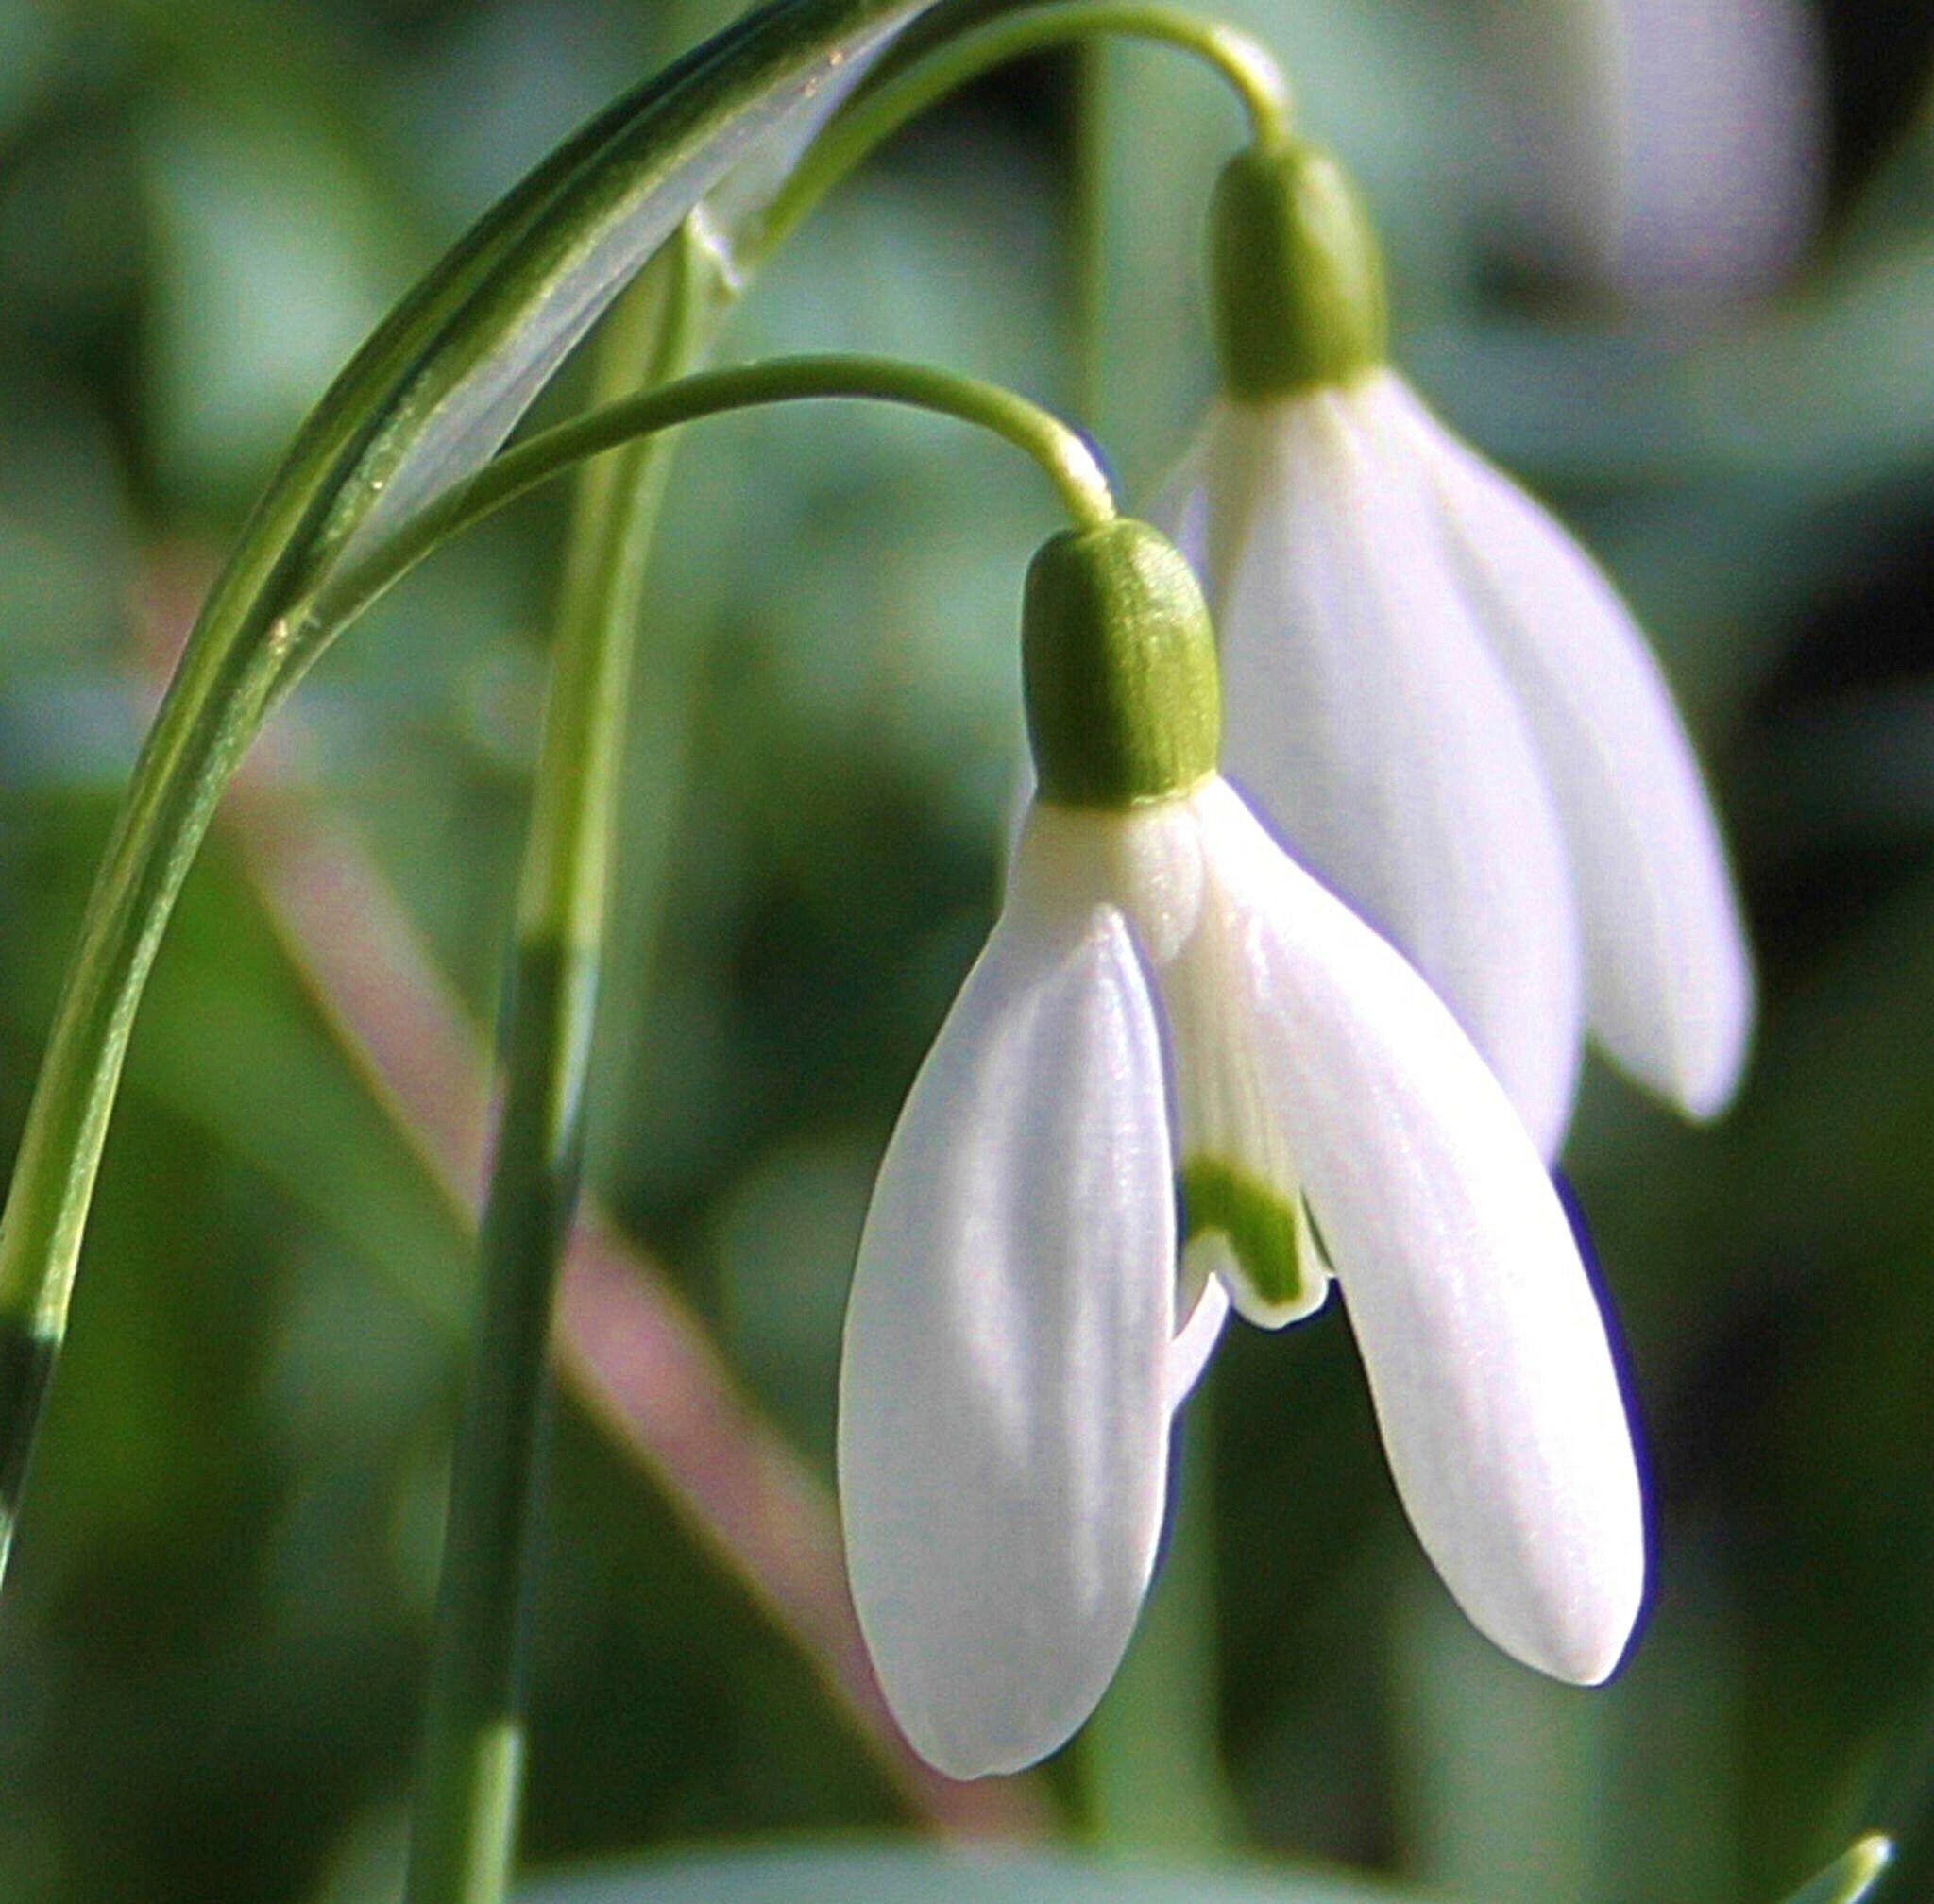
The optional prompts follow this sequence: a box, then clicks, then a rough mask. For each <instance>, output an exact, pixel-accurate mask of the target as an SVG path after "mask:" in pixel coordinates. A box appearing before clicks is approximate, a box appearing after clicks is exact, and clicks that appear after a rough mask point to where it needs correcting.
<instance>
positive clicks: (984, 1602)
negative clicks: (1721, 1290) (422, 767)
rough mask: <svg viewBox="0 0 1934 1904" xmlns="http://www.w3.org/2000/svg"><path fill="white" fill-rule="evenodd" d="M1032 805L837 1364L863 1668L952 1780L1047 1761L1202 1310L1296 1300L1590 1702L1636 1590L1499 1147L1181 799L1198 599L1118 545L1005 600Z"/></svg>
mask: <svg viewBox="0 0 1934 1904" xmlns="http://www.w3.org/2000/svg"><path fill="white" fill-rule="evenodd" d="M1024 649H1025V658H1026V692H1027V703H1028V721H1029V732H1030V738H1031V741H1032V746H1033V752H1034V757H1035V763H1036V768H1037V772H1038V776H1039V784H1038V792H1037V794H1036V797H1035V799H1034V801H1033V803H1032V805H1031V807H1030V808H1029V811H1028V813H1027V816H1026V821H1025V822H1024V825H1023V829H1022V835H1021V840H1020V843H1019V846H1018V848H1017V851H1016V853H1015V855H1014V859H1013V862H1012V865H1011V867H1010V870H1009V880H1008V887H1007V893H1006V897H1005V902H1004V904H1003V907H1002V910H1001V914H1000V917H999V920H998V922H997V924H996V926H995V927H994V930H993V933H992V937H991V938H990V940H989V942H988V945H987V948H986V950H985V951H984V952H983V953H982V955H981V957H980V959H979V961H978V962H977V963H976V964H975V967H974V969H973V971H972V972H971V973H970V974H969V976H968V978H967V981H966V983H965V985H964V986H963V988H962V990H961V993H960V995H959V999H958V1000H957V1002H956V1003H955V1005H954V1008H953V1010H952V1012H951V1013H950V1014H949V1016H948V1018H947V1020H946V1022H945V1024H944V1025H943V1027H942V1030H941V1033H940V1036H939V1039H938V1040H937V1042H936V1044H935V1046H934V1048H933V1050H932V1052H931V1053H930V1054H929V1056H928V1058H927V1060H926V1063H925V1065H924V1066H923V1068H922V1070H921V1072H920V1075H919V1077H918V1079H917V1080H915V1083H914V1086H913V1090H912V1093H911V1095H910V1096H909V1097H908V1102H907V1105H906V1108H905V1110H904V1111H903V1113H902V1114H901V1117H900V1121H899V1125H898V1127H897V1129H896V1130H895V1131H894V1133H893V1136H892V1140H891V1144H890V1145H889V1147H888V1150H887V1154H886V1158H885V1161H884V1162H883V1164H882V1165H881V1168H880V1175H879V1181H878V1183H877V1185H876V1187H875V1189H874V1199H873V1205H872V1208H871V1210H870V1212H869V1214H868V1217H867V1222H866V1229H865V1233H864V1236H863V1238H862V1241H861V1245H860V1251H859V1261H858V1265H857V1270H856V1272H855V1277H854V1284H853V1291H852V1297H851V1301H850V1306H849V1309H848V1313H847V1321H846V1332H845V1344H844V1355H843V1362H842V1367H841V1371H840V1435H839V1466H840V1498H841V1503H842V1507H843V1511H844V1517H845V1526H846V1541H847V1553H848V1561H849V1568H850V1572H851V1575H852V1582H853V1589H854V1595H855V1600H856V1603H857V1607H858V1611H859V1617H860V1624H861V1626H862V1628H863V1630H864V1632H865V1635H866V1639H867V1643H868V1646H869V1648H870V1649H871V1651H872V1654H873V1658H874V1663H875V1665H876V1666H877V1668H878V1671H879V1675H880V1680H881V1683H882V1685H883V1687H884V1689H885V1691H886V1694H887V1698H888V1700H889V1702H890V1704H891V1707H892V1709H893V1711H894V1713H895V1715H896V1716H897V1717H898V1719H899V1721H900V1724H901V1725H902V1726H903V1727H904V1729H905V1730H906V1732H907V1734H908V1738H909V1739H910V1740H911V1741H912V1742H913V1743H914V1744H915V1745H916V1746H917V1747H918V1749H919V1750H920V1751H921V1752H922V1753H923V1754H924V1755H925V1757H926V1758H927V1759H929V1760H931V1761H932V1762H933V1763H934V1764H935V1765H937V1766H939V1767H940V1768H941V1769H942V1771H945V1772H949V1773H952V1774H954V1775H955V1776H958V1777H973V1776H977V1775H979V1774H983V1773H988V1772H998V1771H1009V1770H1013V1769H1015V1768H1017V1767H1020V1766H1023V1765H1026V1764H1028V1763H1031V1762H1032V1761H1033V1760H1037V1759H1040V1758H1042V1757H1043V1756H1044V1755H1045V1754H1046V1753H1048V1752H1050V1751H1052V1750H1054V1749H1055V1747H1057V1746H1058V1745H1060V1743H1062V1742H1063V1741H1064V1740H1066V1739H1067V1738H1068V1737H1069V1736H1070V1734H1071V1733H1072V1732H1073V1731H1074V1730H1075V1728H1076V1727H1077V1726H1079V1725H1080V1723H1081V1722H1082V1720H1083V1719H1085V1718H1086V1717H1087V1715H1088V1713H1089V1712H1090V1711H1091V1710H1092V1709H1093V1708H1094V1704H1095V1702H1096V1701H1097V1700H1098V1699H1099V1697H1100V1696H1101V1693H1102V1692H1103V1690H1104V1688H1105V1687H1106V1686H1107V1684H1108V1681H1109V1679H1110V1677H1111V1675H1112V1674H1113V1672H1114V1669H1115V1667H1116V1665H1117V1663H1118V1662H1119V1660H1120V1658H1121V1656H1122V1653H1123V1650H1124V1649H1125V1647H1126V1646H1127V1644H1128V1637H1129V1634H1130V1632H1131V1630H1132V1628H1133V1625H1134V1622H1135V1617H1136V1614H1137V1611H1138V1609H1139V1607H1140V1605H1141V1601H1142V1598H1143V1595H1144V1593H1145V1590H1146V1588H1147V1584H1148V1579H1149V1574H1150V1571H1151V1569H1152V1567H1153V1565H1154V1558H1155V1552H1156V1544H1157V1539H1158V1536H1159V1533H1160V1529H1161V1525H1162V1510H1163V1490H1164V1487H1165V1477H1166V1473H1167V1466H1168V1462H1167V1445H1168V1437H1169V1429H1170V1417H1171V1413H1172V1410H1173V1408H1174V1406H1175V1404H1176V1403H1177V1402H1178V1401H1179V1399H1180V1397H1181V1395H1182V1394H1184V1393H1185V1392H1186V1390H1187V1388H1188V1386H1189V1385H1190V1383H1191V1382H1192V1381H1193V1379H1194V1377H1195V1374H1196V1371H1197V1370H1198V1369H1199V1368H1200V1366H1201V1364H1202V1361H1203V1359H1204V1358H1205V1357H1206V1355H1207V1353H1208V1352H1209V1351H1210V1349H1211V1348H1212V1347H1213V1341H1214V1339H1215V1335H1216V1333H1217V1331H1218V1329H1219V1328H1220V1326H1221V1323H1222V1319H1223V1316H1224V1314H1225V1312H1226V1310H1227V1308H1228V1306H1229V1305H1230V1301H1233V1303H1234V1305H1235V1306H1236V1307H1237V1308H1238V1309H1239V1310H1240V1311H1241V1312H1242V1313H1243V1314H1245V1315H1246V1316H1247V1317H1248V1318H1250V1319H1252V1320H1255V1321H1258V1322H1261V1323H1264V1324H1265V1325H1271V1326H1274V1325H1278V1324H1281V1323H1285V1322H1289V1321H1292V1320H1295V1319H1296V1318H1299V1317H1303V1316H1307V1315H1309V1314H1310V1313H1311V1312H1312V1311H1314V1310H1315V1309H1316V1308H1318V1307H1320V1306H1321V1304H1322V1303H1323V1301H1324V1299H1325V1297H1326V1295H1327V1293H1328V1290H1329V1286H1330V1284H1331V1281H1332V1277H1333V1278H1334V1280H1335V1281H1336V1283H1337V1284H1339V1285H1340V1286H1341V1289H1342V1292H1343V1296H1344V1301H1345V1304H1346V1307H1347V1308H1348V1310H1349V1318H1350V1322H1351V1325H1352V1327H1353V1328H1354V1330H1355V1333H1356V1335H1357V1339H1358V1342H1359V1345H1360V1347H1361V1350H1362V1352H1363V1355H1364V1360H1365V1365H1366V1369H1367V1372H1368V1376H1369V1384H1370V1388H1371V1393H1372V1396H1373V1399H1374V1402H1375V1404H1376V1410H1377V1417H1378V1420H1379V1423H1380V1425H1381V1428H1382V1432H1383V1439H1384V1443H1385V1446H1386V1449H1387V1451H1388V1454H1389V1458H1390V1464H1391V1469H1392V1471H1393V1474H1394V1475H1395V1478H1396V1481H1397V1485H1398V1488H1399V1490H1400V1494H1401V1496H1402V1498H1403V1501H1404V1504H1405V1506H1406V1508H1407V1510H1408V1512H1409V1514H1410V1517H1411V1520H1412V1522H1413V1523H1414V1524H1415V1526H1416V1528H1417V1533H1418V1535H1419V1537H1420V1539H1422V1541H1423V1543H1424V1546H1425V1547H1426V1549H1427V1550H1428V1551H1429V1553H1430V1555H1431V1556H1432V1558H1433V1559H1434V1562H1435V1563H1436V1565H1437V1568H1438V1570H1439V1572H1440V1573H1442V1574H1443V1576H1444V1578H1445V1580H1446V1582H1447V1583H1448V1584H1449V1585H1450V1590H1451V1591H1452V1592H1453V1593H1454V1594H1455V1595H1456V1596H1457V1598H1458V1599H1459V1601H1460V1602H1461V1603H1462V1605H1463V1606H1464V1607H1465V1608H1466V1610H1467V1612H1468V1613H1469V1615H1470V1617H1471V1618H1472V1619H1473V1620H1474V1621H1475V1622H1476V1623H1477V1624H1478V1625H1479V1626H1480V1627H1482V1628H1483V1629H1484V1631H1485V1632H1486V1633H1487V1634H1489V1635H1490V1636H1491V1637H1492V1638H1493V1639H1494V1640H1495V1641H1497V1642H1498V1643H1499V1644H1500V1645H1501V1646H1503V1647H1505V1648H1506V1649H1507V1650H1508V1651H1510V1652H1512V1653H1513V1654H1515V1655H1517V1656H1518V1658H1522V1659H1525V1660H1527V1661H1529V1662H1530V1663H1531V1664H1533V1665H1535V1666H1537V1667H1539V1668H1541V1669H1542V1670H1544V1671H1546V1672H1548V1673H1551V1674H1553V1675H1557V1676H1559V1677H1561V1678H1565V1679H1569V1680H1574V1681H1579V1682H1586V1683H1589V1682H1596V1681H1598V1680H1600V1679H1603V1677H1604V1676H1605V1675H1607V1674H1608V1673H1609V1672H1610V1671H1611V1669H1612V1668H1613V1666H1614V1665H1615V1664H1616V1663H1617V1660H1618V1658H1619V1657H1620V1653H1621V1652H1622V1650H1623V1648H1624V1645H1625V1643H1626V1641H1627V1638H1628V1636H1629V1634H1630V1632H1631V1628H1632V1625H1633V1623H1634V1620H1635V1619H1636V1617H1637V1607H1638V1604H1639V1598H1640V1593H1641V1590H1642V1583H1643V1574H1644V1539H1643V1529H1642V1514H1641V1509H1640V1501H1639V1488H1638V1482H1637V1471H1636V1467H1635V1464H1634V1460H1633V1454H1632V1444H1631V1437H1630V1432H1629V1430H1628V1428H1627V1425H1626V1420H1625V1414H1624V1408H1623V1405H1622V1403H1621V1400H1620V1392H1619V1386H1618V1382H1617V1379H1616V1377H1615V1374H1614V1371H1613V1366H1612V1360H1611V1356H1610V1352H1609V1350H1608V1348H1607V1344H1606V1337H1605V1331H1604V1325H1603V1318H1601V1316H1600V1313H1599V1310H1598V1306H1597V1303H1596V1301H1595V1299H1594V1296H1593V1293H1592V1289H1591V1285H1590V1283H1589V1280H1588V1278H1587V1277H1586V1272H1585V1269H1584V1267H1583V1265H1582V1263H1581V1262H1580V1259H1579V1255H1578V1250H1577V1247H1576V1245H1575V1243H1574V1241H1573V1238H1572V1234H1571V1231H1570V1228H1569V1224H1568V1223H1567V1220H1566V1217H1565V1215H1564V1213H1563V1211H1562V1209H1561V1208H1560V1205H1559V1202H1558V1199H1557V1197H1556V1196H1555V1194H1554V1192H1553V1190H1552V1184H1551V1182H1550V1179H1549V1178H1548V1176H1547V1174H1546V1171H1545V1168H1544V1165H1543V1163H1542V1160H1541V1158H1540V1156H1539V1153H1538V1150H1537V1148H1536V1146H1535V1143H1534V1142H1533V1141H1532V1139H1531V1137H1530V1136H1529V1135H1528V1134H1527V1132H1526V1131H1525V1129H1524V1127H1523V1124H1522V1123H1521V1121H1520V1120H1519V1118H1518V1115H1517V1114H1516V1112H1515V1111H1514V1109H1513V1108H1512V1106H1511V1104H1510V1102H1509V1100H1508V1098H1507V1097H1505V1095H1504V1093H1503V1091H1502V1090H1501V1088H1500V1086H1499V1084H1498V1083H1497V1081H1496V1080H1495V1079H1494V1078H1493V1076H1492V1075H1491V1073H1490V1071H1489V1070H1488V1069H1487V1067H1486V1066H1485V1064H1484V1062H1483V1060H1482V1059H1481V1058H1480V1057H1479V1056H1478V1054H1477V1052H1476V1051H1475V1050H1474V1049H1473V1048H1472V1046H1471V1045H1470V1043H1469V1041H1468V1040H1467V1038H1466V1037H1465V1036H1464V1034H1463V1033H1462V1032H1461V1031H1460V1030H1459V1029H1458V1028H1457V1026H1456V1024H1455V1022H1454V1021H1453V1020H1452V1018H1451V1017H1450V1013H1449V1012H1447V1011H1446V1010H1445V1008H1444V1006H1443V1005H1442V1004H1441V1003H1440V1002H1439V1001H1438V999H1437V998H1436V996H1435V995H1434V994H1433V992H1432V991H1431V989H1430V988H1429V987H1428V986H1427V985H1426V984H1425V983H1424V982H1423V980H1422V979H1421V978H1418V976H1417V973H1416V972H1415V971H1414V970H1413V969H1412V968H1411V967H1410V965H1409V964H1408V963H1407V962H1406V961H1404V960H1403V959H1402V958H1401V957H1400V955H1399V954H1398V953H1397V952H1395V951H1394V950H1392V948H1391V947H1390V946H1389V945H1387V944H1384V943H1383V941H1382V940H1381V939H1379V938H1378V937H1377V935H1376V934H1375V933H1374V932H1372V931H1371V930H1370V929H1369V928H1368V927H1366V926H1365V925H1364V924H1363V923H1362V922H1361V921H1360V920H1358V919H1357V918H1356V917H1355V916H1354V915H1353V914H1352V913H1351V912H1350V911H1349V910H1348V909H1347V908H1346V907H1344V906H1343V905H1342V903H1341V902H1340V901H1338V900H1337V899H1335V898H1334V897H1332V895H1331V894H1330V893H1327V892H1326V891H1325V890H1324V889H1323V888H1322V887H1321V886H1319V885H1318V884H1317V883H1316V882H1315V880H1314V879H1313V878H1311V877H1310V876H1309V875H1308V874H1306V873H1304V872H1303V871H1302V870H1301V869H1300V868H1299V867H1298V866H1297V865H1296V864H1295V863H1294V862H1293V861H1292V860H1291V859H1289V858H1288V857H1287V856H1286V855H1285V854H1284V853H1283V852H1282V850H1281V848H1280V847H1279V846H1278V845H1277V843H1276V842H1275V841H1274V840H1273V839H1272V838H1271V837H1270V836H1269V834H1268V833H1267V832H1266V831H1265V830H1264V827H1263V826H1262V825H1261V824H1260V823H1259V822H1258V821H1257V820H1256V819H1255V817H1254V816H1253V815H1252V814H1251V813H1250V812H1249V810H1248V808H1247V807H1246V806H1245V805H1244V803H1243V801H1242V800H1241V798H1240V797H1239V796H1238V795H1237V794H1236V793H1235V791H1233V790H1232V789H1231V788H1230V786H1229V785H1228V784H1227V783H1226V782H1225V781H1224V780H1223V779H1222V778H1221V777H1220V774H1219V773H1218V771H1217V759H1218V748H1219V731H1218V706H1219V696H1218V686H1217V674H1216V664H1215V655H1214V646H1213V635H1212V632H1211V629H1210V624H1209V620H1208V616H1207V612H1206V609H1205V607H1204V604H1203V602H1202V599H1201V596H1200V593H1199V590H1198V588H1197V587H1196V582H1195V580H1194V578H1193V576H1192V575H1191V573H1190V571H1189V569H1188V567H1187V565H1186V563H1185V562H1184V561H1183V559H1182V558H1181V556H1180V555H1179V553H1177V551H1176V550H1175V549H1174V548H1173V546H1172V545H1171V544H1169V543H1168V542H1166V541H1165V540H1164V539H1163V538H1162V536H1159V535H1157V534H1156V533H1155V532H1154V531H1152V530H1150V529H1148V528H1147V527H1145V525H1142V524H1139V523H1132V522H1117V523H1113V524H1111V525H1110V526H1109V527H1107V528H1104V529H1098V530H1089V531H1083V532H1079V533H1077V534H1072V535H1068V536H1058V537H1056V538H1055V539H1054V540H1052V541H1050V542H1049V543H1048V544H1047V545H1046V546H1045V547H1044V548H1043V550H1042V552H1041V553H1040V554H1039V555H1038V556H1037V557H1036V559H1035V563H1034V566H1033V568H1032V570H1030V573H1029V577H1028V586H1027V591H1026V604H1025V609H1024Z"/></svg>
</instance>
